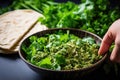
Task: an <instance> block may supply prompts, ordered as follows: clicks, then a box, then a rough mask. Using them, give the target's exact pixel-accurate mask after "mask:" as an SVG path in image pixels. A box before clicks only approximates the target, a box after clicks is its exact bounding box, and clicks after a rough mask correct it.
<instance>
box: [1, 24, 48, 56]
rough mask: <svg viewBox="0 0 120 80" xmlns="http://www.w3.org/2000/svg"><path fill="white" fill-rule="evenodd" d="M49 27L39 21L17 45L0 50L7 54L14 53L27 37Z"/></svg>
mask: <svg viewBox="0 0 120 80" xmlns="http://www.w3.org/2000/svg"><path fill="white" fill-rule="evenodd" d="M46 29H48V28H47V27H46V26H45V25H42V24H41V23H40V22H37V23H36V24H35V25H34V27H33V28H32V29H31V30H30V31H29V32H28V33H27V34H26V35H25V36H24V37H23V38H22V40H20V42H18V43H16V45H15V46H14V48H12V49H10V50H3V49H1V50H0V53H5V54H13V53H17V52H18V50H19V45H20V44H21V42H22V41H23V40H24V39H25V38H27V37H28V36H30V35H32V34H34V33H36V32H39V31H42V30H46Z"/></svg>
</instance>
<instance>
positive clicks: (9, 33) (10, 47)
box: [0, 10, 42, 53]
mask: <svg viewBox="0 0 120 80" xmlns="http://www.w3.org/2000/svg"><path fill="white" fill-rule="evenodd" d="M39 17H42V15H41V14H40V13H38V12H36V11H33V10H15V11H11V12H7V13H5V14H3V15H1V16H0V24H1V25H0V51H1V52H2V53H3V52H5V53H6V52H7V53H8V52H10V53H11V52H13V51H14V52H15V51H18V46H19V42H20V40H21V39H22V38H23V37H24V36H25V34H27V33H28V32H29V31H30V30H31V29H32V28H33V27H34V26H33V25H34V24H35V23H36V22H37V20H38V18H39ZM37 25H38V24H37ZM39 25H40V24H39ZM40 29H41V27H40ZM34 31H36V29H34V30H33V31H31V32H30V33H29V34H32V32H34ZM29 34H28V35H29Z"/></svg>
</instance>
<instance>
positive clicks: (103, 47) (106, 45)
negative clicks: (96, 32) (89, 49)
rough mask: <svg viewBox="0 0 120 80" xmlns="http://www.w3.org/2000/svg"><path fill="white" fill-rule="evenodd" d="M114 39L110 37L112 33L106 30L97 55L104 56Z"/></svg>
mask: <svg viewBox="0 0 120 80" xmlns="http://www.w3.org/2000/svg"><path fill="white" fill-rule="evenodd" d="M113 40H114V38H113V36H112V33H111V32H110V31H109V30H108V32H107V33H106V34H105V36H104V38H103V40H102V43H101V46H100V49H99V51H98V54H100V55H101V54H105V52H107V51H108V50H109V48H110V46H111V44H112V42H113Z"/></svg>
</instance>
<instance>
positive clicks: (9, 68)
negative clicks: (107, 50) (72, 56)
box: [0, 53, 120, 80]
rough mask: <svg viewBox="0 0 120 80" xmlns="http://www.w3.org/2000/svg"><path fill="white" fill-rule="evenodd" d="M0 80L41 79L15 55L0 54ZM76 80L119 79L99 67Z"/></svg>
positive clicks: (112, 73)
mask: <svg viewBox="0 0 120 80" xmlns="http://www.w3.org/2000/svg"><path fill="white" fill-rule="evenodd" d="M0 80H43V78H42V77H41V75H40V74H38V73H36V72H34V71H32V70H31V69H30V68H29V67H28V66H27V65H26V64H25V63H24V62H23V61H22V60H21V59H20V57H19V55H18V53H16V54H10V55H6V54H0ZM45 80H46V79H45ZM49 80H50V79H49ZM76 80H120V78H118V77H117V76H116V75H115V72H110V73H109V74H107V75H106V74H105V71H104V70H103V68H102V66H101V67H100V68H98V69H97V70H96V71H94V72H92V73H91V74H89V75H87V76H85V77H83V78H82V79H80V78H77V79H76Z"/></svg>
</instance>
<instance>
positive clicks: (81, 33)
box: [19, 28, 107, 72]
mask: <svg viewBox="0 0 120 80" xmlns="http://www.w3.org/2000/svg"><path fill="white" fill-rule="evenodd" d="M59 30H62V31H65V32H66V31H67V30H69V31H70V33H71V34H74V35H76V36H78V37H80V38H83V37H88V36H89V37H92V38H93V39H95V41H96V44H100V43H101V40H102V39H101V38H100V37H99V36H97V35H95V34H93V33H91V32H87V31H83V30H79V29H73V28H55V29H48V30H44V31H41V32H37V33H35V34H32V35H31V36H33V35H35V36H37V37H41V36H44V35H45V34H48V33H49V34H52V33H54V32H55V31H59ZM29 37H30V36H29ZM29 37H27V38H26V39H24V40H23V42H22V43H21V45H22V44H26V45H27V46H29V44H30V42H29ZM21 45H20V49H19V55H20V57H21V58H22V60H23V61H24V62H25V63H27V64H28V65H29V66H30V67H31V66H32V67H34V68H37V69H40V70H43V71H44V70H46V71H52V72H54V71H55V72H69V71H87V70H89V69H93V68H94V69H95V68H97V67H99V66H100V65H101V64H102V63H103V61H104V60H105V59H106V57H107V54H106V55H104V56H103V58H102V59H101V60H99V61H98V62H96V63H95V64H93V65H91V66H89V67H86V68H81V69H79V70H61V71H56V70H50V69H44V68H39V67H37V66H35V65H33V64H31V63H29V62H28V61H27V60H26V55H25V53H24V51H23V50H22V48H21Z"/></svg>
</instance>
